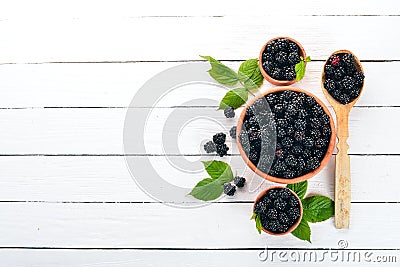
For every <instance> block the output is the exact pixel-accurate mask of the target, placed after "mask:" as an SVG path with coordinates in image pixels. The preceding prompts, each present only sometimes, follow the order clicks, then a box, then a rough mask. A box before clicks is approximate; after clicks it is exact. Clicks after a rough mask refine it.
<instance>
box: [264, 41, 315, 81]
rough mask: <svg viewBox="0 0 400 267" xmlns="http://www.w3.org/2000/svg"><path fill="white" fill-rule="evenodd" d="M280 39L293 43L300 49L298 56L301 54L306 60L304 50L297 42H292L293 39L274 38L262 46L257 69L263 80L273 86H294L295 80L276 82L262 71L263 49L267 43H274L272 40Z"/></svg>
mask: <svg viewBox="0 0 400 267" xmlns="http://www.w3.org/2000/svg"><path fill="white" fill-rule="evenodd" d="M282 38H283V39H287V40H289V41H292V42H293V43H296V44H297V46H298V47H299V49H300V54H301V56H302V57H303V58H304V59H305V58H306V51H305V50H304V48H303V46H302V45H301V44H300V43H299V42H298V41H296V40H294V39H293V38H290V37H275V38H273V39H271V40H269V41H268V42H266V43H265V44H264V45H263V47H262V48H261V51H260V55H259V56H258V65H259V67H260V71H261V74H262V75H263V76H264V78H265V79H266V80H267V81H268V82H270V83H272V84H274V85H278V86H285V85H291V84H294V83H295V82H296V79H293V80H291V81H281V80H276V79H274V78H272V77H271V76H269V74H268V73H267V72H266V71H265V70H264V68H263V66H262V63H263V62H262V54H263V52H264V50H265V47H266V46H267V45H268V44H269V43H271V42H272V41H274V40H277V39H282ZM304 64H307V63H306V62H304Z"/></svg>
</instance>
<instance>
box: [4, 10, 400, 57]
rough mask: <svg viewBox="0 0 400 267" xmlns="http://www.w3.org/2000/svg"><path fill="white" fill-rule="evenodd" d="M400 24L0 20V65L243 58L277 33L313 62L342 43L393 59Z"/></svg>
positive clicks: (258, 19) (361, 20) (393, 20)
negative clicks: (292, 41) (294, 42)
mask: <svg viewBox="0 0 400 267" xmlns="http://www.w3.org/2000/svg"><path fill="white" fill-rule="evenodd" d="M296 12H297V11H296ZM281 13H282V12H279V13H278V14H281ZM299 21H301V23H298V22H299ZM399 22H400V17H399V16H383V17H370V16H352V17H342V16H328V17H321V16H308V17H307V16H299V17H296V16H291V17H290V19H282V18H281V17H275V19H274V18H273V17H268V18H266V17H265V16H254V17H252V18H251V19H249V17H248V16H242V17H163V18H160V17H146V18H143V17H142V18H138V17H136V18H117V19H113V18H103V17H102V18H82V19H77V18H59V19H54V18H47V19H46V18H41V19H31V20H30V19H29V20H28V19H27V20H26V21H24V20H19V19H9V20H3V21H1V22H0V36H1V37H0V50H1V51H2V53H1V55H0V62H3V63H24V62H59V61H63V62H65V61H69V62H77V61H78V62H81V61H90V62H93V61H127V60H147V61H148V60H155V61H160V60H182V59H185V60H188V59H197V58H198V54H212V55H214V56H216V57H219V58H221V59H247V58H252V57H257V56H258V53H259V51H260V48H261V47H262V45H263V44H264V43H265V42H266V41H267V40H268V39H270V38H272V37H275V36H282V35H287V36H292V37H294V38H295V39H297V40H298V41H300V42H301V43H302V44H303V46H304V48H305V50H306V52H307V54H308V55H310V56H311V57H312V58H314V59H326V57H327V56H328V55H330V54H331V53H332V52H333V51H336V50H338V49H344V48H346V49H349V50H351V51H353V52H354V53H356V54H357V56H358V57H359V58H360V59H363V60H364V59H373V60H377V59H381V60H393V59H396V60H398V59H400V52H399V50H398V48H397V45H396V44H397V40H398V39H399V34H400V33H399V32H397V31H393V30H392V27H391V25H398V24H399ZM344 29H345V30H344ZM16 32H18V33H19V34H15V33H16ZM49 36H51V38H49ZM76 40H79V41H76Z"/></svg>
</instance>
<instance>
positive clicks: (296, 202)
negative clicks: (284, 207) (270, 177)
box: [288, 197, 299, 207]
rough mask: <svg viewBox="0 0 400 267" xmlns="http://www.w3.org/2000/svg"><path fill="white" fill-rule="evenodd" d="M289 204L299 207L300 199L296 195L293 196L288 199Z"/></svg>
mask: <svg viewBox="0 0 400 267" xmlns="http://www.w3.org/2000/svg"><path fill="white" fill-rule="evenodd" d="M288 204H289V206H291V207H298V206H299V200H298V199H297V198H296V197H291V198H290V199H289V201H288Z"/></svg>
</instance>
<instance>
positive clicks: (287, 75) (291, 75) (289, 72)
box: [281, 66, 296, 81]
mask: <svg viewBox="0 0 400 267" xmlns="http://www.w3.org/2000/svg"><path fill="white" fill-rule="evenodd" d="M281 75H282V77H283V78H284V79H285V80H288V81H291V80H294V79H296V71H295V70H294V68H293V67H289V66H285V67H283V69H282V72H281Z"/></svg>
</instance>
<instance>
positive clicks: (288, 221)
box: [254, 187, 301, 234]
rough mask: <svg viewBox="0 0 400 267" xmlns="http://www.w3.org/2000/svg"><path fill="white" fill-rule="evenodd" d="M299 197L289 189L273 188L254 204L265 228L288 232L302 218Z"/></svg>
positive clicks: (277, 232)
mask: <svg viewBox="0 0 400 267" xmlns="http://www.w3.org/2000/svg"><path fill="white" fill-rule="evenodd" d="M300 210H301V206H300V202H299V199H298V198H297V197H296V196H295V195H294V194H293V193H292V191H290V190H289V189H287V188H285V187H282V188H273V189H270V190H268V191H267V192H266V194H265V195H264V196H263V197H262V198H261V199H260V200H259V201H258V202H257V203H256V204H255V205H254V213H256V214H257V216H260V219H261V224H262V226H263V228H264V229H266V230H268V231H270V232H272V233H276V234H281V233H286V232H287V231H288V230H289V228H290V227H292V226H293V225H295V224H296V223H297V222H298V221H299V220H300V219H301V218H300V217H301V211H300Z"/></svg>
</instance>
